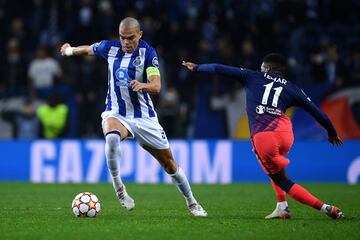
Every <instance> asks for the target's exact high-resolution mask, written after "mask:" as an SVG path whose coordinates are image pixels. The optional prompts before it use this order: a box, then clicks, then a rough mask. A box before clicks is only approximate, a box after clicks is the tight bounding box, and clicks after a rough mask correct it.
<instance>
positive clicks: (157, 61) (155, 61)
mask: <svg viewBox="0 0 360 240" xmlns="http://www.w3.org/2000/svg"><path fill="white" fill-rule="evenodd" d="M151 63H152V65H153V66H154V67H157V68H158V67H159V60H158V58H157V57H154V58H153V59H152V61H151Z"/></svg>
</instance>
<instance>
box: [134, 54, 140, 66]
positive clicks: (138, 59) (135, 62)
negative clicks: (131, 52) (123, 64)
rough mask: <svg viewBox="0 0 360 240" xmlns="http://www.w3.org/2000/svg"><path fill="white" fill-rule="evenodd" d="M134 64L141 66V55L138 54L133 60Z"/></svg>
mask: <svg viewBox="0 0 360 240" xmlns="http://www.w3.org/2000/svg"><path fill="white" fill-rule="evenodd" d="M132 64H133V65H134V66H135V67H138V66H140V64H141V58H140V56H137V57H136V58H135V59H134V61H133V62H132Z"/></svg>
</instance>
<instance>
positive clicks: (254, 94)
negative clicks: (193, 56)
mask: <svg viewBox="0 0 360 240" xmlns="http://www.w3.org/2000/svg"><path fill="white" fill-rule="evenodd" d="M194 71H197V72H208V73H218V74H221V75H224V76H228V77H232V78H235V79H238V80H239V81H241V82H242V83H243V84H244V85H245V89H246V112H247V115H248V119H249V126H250V133H251V136H253V135H254V134H256V133H258V132H263V131H288V130H292V125H291V122H290V120H289V119H288V117H287V116H286V115H285V112H286V109H288V108H289V107H292V106H299V107H302V108H303V109H304V110H306V111H307V112H308V113H310V114H311V115H312V116H313V117H314V118H315V119H316V120H317V121H318V122H319V123H320V124H321V126H323V127H324V128H325V129H326V130H327V131H328V135H329V136H336V135H337V134H336V130H335V128H334V126H333V125H332V123H331V122H330V120H329V118H328V117H327V116H326V114H325V113H323V112H322V111H320V109H319V108H318V107H317V106H316V105H315V104H314V103H313V102H312V101H311V99H310V98H309V97H308V96H306V94H305V93H304V91H303V90H301V89H300V88H299V87H298V86H296V85H295V84H294V83H292V82H290V81H288V80H286V79H284V78H281V77H279V76H278V75H276V74H273V73H264V72H258V71H253V70H249V69H245V68H237V67H231V66H226V65H221V64H200V65H198V66H196V67H195V68H194Z"/></svg>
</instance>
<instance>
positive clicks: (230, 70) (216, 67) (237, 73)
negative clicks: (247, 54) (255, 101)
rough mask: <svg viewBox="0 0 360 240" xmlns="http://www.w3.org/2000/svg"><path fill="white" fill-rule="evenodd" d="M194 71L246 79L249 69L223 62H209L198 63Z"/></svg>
mask: <svg viewBox="0 0 360 240" xmlns="http://www.w3.org/2000/svg"><path fill="white" fill-rule="evenodd" d="M194 71H195V72H207V73H217V74H220V75H224V76H227V77H235V78H239V79H241V80H245V79H247V76H248V74H249V70H248V69H246V68H238V67H232V66H227V65H223V64H217V63H211V64H200V65H197V66H196V67H195V68H194Z"/></svg>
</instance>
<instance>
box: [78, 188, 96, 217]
mask: <svg viewBox="0 0 360 240" xmlns="http://www.w3.org/2000/svg"><path fill="white" fill-rule="evenodd" d="M71 208H72V211H73V213H74V214H75V216H76V217H96V216H97V215H98V214H99V213H100V200H99V198H98V197H97V196H96V195H95V194H93V193H91V192H82V193H79V194H78V195H76V197H75V198H74V200H73V201H72V204H71Z"/></svg>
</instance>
